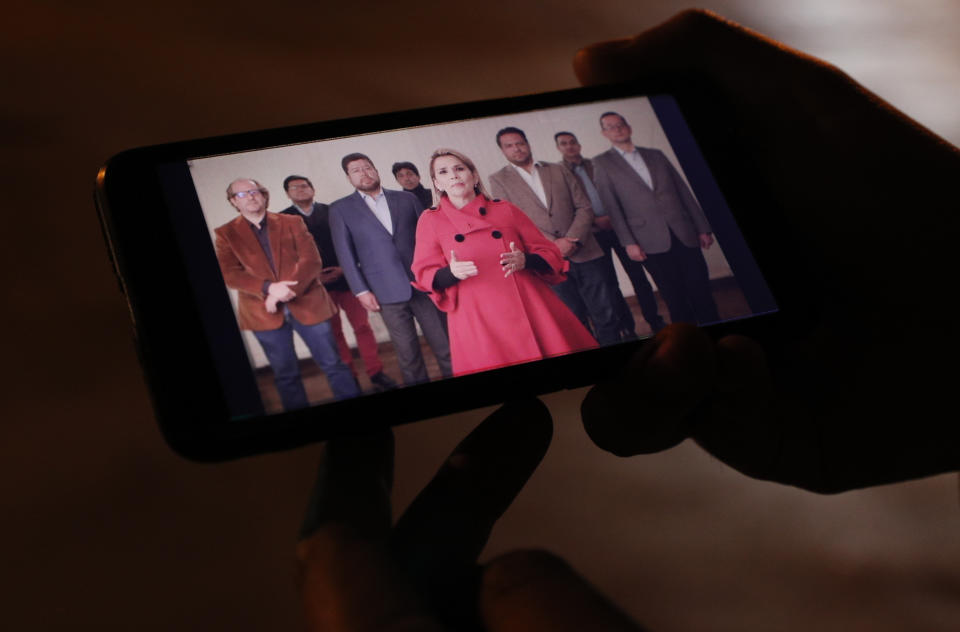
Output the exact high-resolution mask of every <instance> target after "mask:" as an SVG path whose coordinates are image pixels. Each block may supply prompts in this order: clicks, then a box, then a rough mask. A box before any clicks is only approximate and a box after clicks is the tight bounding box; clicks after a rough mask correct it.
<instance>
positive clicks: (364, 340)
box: [327, 290, 383, 376]
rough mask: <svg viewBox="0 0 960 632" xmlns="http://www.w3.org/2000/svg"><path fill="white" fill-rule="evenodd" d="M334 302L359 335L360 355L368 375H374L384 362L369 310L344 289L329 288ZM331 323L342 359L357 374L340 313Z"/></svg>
mask: <svg viewBox="0 0 960 632" xmlns="http://www.w3.org/2000/svg"><path fill="white" fill-rule="evenodd" d="M327 292H328V293H329V294H330V298H332V299H333V302H334V303H336V304H337V305H339V306H340V309H341V310H343V313H344V314H346V315H347V320H349V321H350V326H351V327H353V333H354V334H355V335H356V336H357V349H358V350H359V351H360V357H361V358H363V365H364V366H365V367H366V369H367V375H370V376H373V375H376V374H377V373H379V372H380V371H382V370H383V363H382V362H380V356H379V355H377V339H376V338H375V337H374V335H373V329H372V328H371V327H370V318H369V317H368V316H367V310H366V309H365V308H364V307H363V305H361V304H360V301H358V300H357V297H356V296H354V295H353V293H352V292H349V291H343V290H327ZM330 325H331V327H332V329H333V337H334V339H335V340H336V341H337V350H338V351H339V352H340V359H341V360H343V363H344V364H346V365H347V366H348V367H350V370H351V371H352V372H353V374H354V375H356V374H357V371H356V369H355V368H354V366H353V355H352V354H351V352H350V346H349V345H348V344H347V340H346V338H344V337H343V325H342V324H341V321H340V315H339V314H338V315H337V316H334V317H333V318H331V319H330Z"/></svg>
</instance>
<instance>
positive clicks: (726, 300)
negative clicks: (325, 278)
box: [256, 277, 750, 413]
mask: <svg viewBox="0 0 960 632" xmlns="http://www.w3.org/2000/svg"><path fill="white" fill-rule="evenodd" d="M711 285H712V289H713V297H714V300H715V301H716V302H717V309H718V311H719V312H720V318H722V319H724V320H727V319H732V318H738V317H741V316H746V315H748V314H750V307H749V306H748V305H747V300H746V298H745V297H744V295H743V292H741V291H740V287H739V286H738V285H737V282H736V280H735V279H734V278H733V277H725V278H722V279H714V280H712V281H711ZM655 295H656V297H657V304H658V305H659V311H660V315H661V316H663V318H664V320H666V321H667V322H670V311H669V310H668V309H667V305H666V303H664V302H663V298H661V296H660V293H659V292H655ZM627 304H628V305H630V309H631V310H632V311H633V318H634V321H635V322H636V323H637V335H638V336H640V337H641V338H646V337H648V336H650V335H652V331H651V329H650V325H648V324H647V321H645V320H644V319H643V316H642V315H641V313H640V306H639V305H638V304H637V299H636V297H635V296H629V297H627ZM420 346H421V349H422V350H423V357H424V360H425V361H426V363H427V372H428V373H429V374H430V379H433V380H435V379H439V378H440V369H439V367H438V366H437V360H436V358H435V357H434V355H433V352H432V351H431V350H430V347H429V345H427V343H426V340H425V339H424V338H423V337H422V336H421V337H420ZM379 354H380V361H381V362H383V370H384V372H385V373H386V374H387V375H389V376H390V377H392V378H393V379H394V381H396V382H397V383H398V384H401V383H402V382H403V378H402V376H401V374H400V366H399V364H398V363H397V354H396V352H395V351H394V348H393V345H392V344H391V343H389V342H383V343H380V348H379ZM353 355H354V358H353V365H354V369H355V372H356V373H357V380H358V381H359V382H360V388H361V389H362V390H363V391H364V392H368V391H371V390H372V386H371V384H370V380H369V379H368V377H367V374H366V371H365V368H364V365H363V360H362V359H360V357H359V355H358V353H357V350H356V349H354V350H353ZM300 372H301V375H303V384H304V387H305V388H306V390H307V397H308V398H309V400H310V403H311V404H318V403H322V402H326V401H330V400H332V399H333V393H332V391H331V390H330V385H329V383H328V382H327V379H326V376H324V374H323V371H321V370H320V368H319V367H318V366H317V365H316V363H314V362H313V360H311V359H305V360H301V361H300ZM256 376H257V385H258V386H259V388H260V396H261V397H262V398H263V403H264V408H265V409H266V410H267V412H268V413H275V412H281V411H282V408H281V406H280V397H279V395H278V394H277V389H276V387H275V386H274V385H273V375H272V373H271V372H270V369H269V367H263V368H260V369H257V371H256Z"/></svg>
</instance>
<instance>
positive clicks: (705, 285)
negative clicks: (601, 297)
mask: <svg viewBox="0 0 960 632" xmlns="http://www.w3.org/2000/svg"><path fill="white" fill-rule="evenodd" d="M600 131H601V133H602V134H603V135H604V137H605V138H606V139H607V140H609V141H610V144H611V145H612V147H611V148H610V149H608V150H607V151H605V152H603V153H602V154H600V155H598V156H594V158H593V165H594V176H595V177H596V183H597V191H598V192H599V194H600V199H601V200H602V201H603V206H604V208H605V209H606V210H607V212H608V213H609V214H610V221H611V223H612V224H613V229H614V231H616V233H617V237H618V238H619V239H620V243H621V244H623V247H624V249H625V250H626V251H627V257H628V258H629V260H630V261H632V262H633V264H632V265H627V266H625V267H626V271H627V274H628V275H631V276H633V275H642V274H643V267H646V269H647V270H648V271H649V272H650V276H652V277H653V280H654V282H656V284H657V289H659V290H660V295H661V296H662V297H663V300H664V302H665V303H666V304H667V309H668V310H670V321H671V322H675V323H676V322H688V323H699V324H707V323H713V322H717V321H718V320H720V317H719V315H718V313H717V304H716V302H715V301H714V300H713V294H712V293H711V291H710V279H709V275H708V271H707V263H706V260H705V259H704V257H703V252H702V251H703V250H706V249H707V248H710V246H712V245H713V234H712V232H713V231H712V230H711V228H710V224H709V223H708V222H707V217H706V215H704V213H703V210H702V209H701V208H700V205H699V204H697V201H696V199H695V198H694V197H693V193H692V192H691V191H690V188H689V187H688V186H687V183H686V182H685V181H684V179H683V178H682V177H681V175H680V173H679V172H678V171H677V170H676V168H674V166H673V165H672V164H670V161H669V160H667V157H666V156H664V155H663V152H661V151H659V150H657V149H648V148H646V147H636V146H635V145H634V144H633V141H632V140H631V134H632V132H633V131H632V130H631V128H630V125H628V124H627V121H626V119H624V118H623V116H621V115H620V114H618V113H616V112H604V113H603V114H601V115H600ZM641 266H642V267H641Z"/></svg>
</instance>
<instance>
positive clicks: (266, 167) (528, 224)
mask: <svg viewBox="0 0 960 632" xmlns="http://www.w3.org/2000/svg"><path fill="white" fill-rule="evenodd" d="M440 149H444V150H452V151H450V152H447V153H445V154H444V155H442V156H440V157H438V158H436V159H435V160H431V157H432V156H434V154H435V153H437V151H438V150H440ZM441 153H443V152H441ZM159 175H160V180H161V185H162V188H163V194H164V196H165V198H166V201H167V206H168V208H169V209H170V210H171V213H172V214H173V223H174V226H175V230H176V232H177V236H178V239H179V242H180V247H181V250H182V254H183V257H184V258H185V260H186V263H187V267H188V269H189V270H190V284H191V287H192V290H193V292H194V295H195V297H196V302H197V305H198V306H199V312H200V316H201V320H202V321H203V325H204V329H205V333H206V338H207V341H208V344H209V346H210V351H211V354H212V356H213V358H214V361H215V364H216V366H217V370H218V373H219V378H220V382H221V386H222V388H223V392H224V394H225V399H226V401H227V404H228V408H229V410H230V412H231V415H232V418H233V419H236V420H242V419H245V418H249V417H253V416H261V415H264V414H267V415H270V414H275V413H280V412H283V411H285V410H291V409H294V408H302V407H304V406H314V405H319V404H324V403H328V402H331V401H335V400H338V399H346V398H353V397H362V396H363V395H365V394H369V393H374V392H380V391H382V390H385V389H392V388H403V387H404V386H407V385H412V384H418V383H422V382H424V381H436V380H442V379H446V378H449V377H455V376H459V375H465V374H469V373H476V372H482V371H485V370H492V369H497V368H501V367H504V366H509V365H512V364H518V363H525V362H532V361H537V360H540V359H545V358H550V357H554V356H558V355H566V354H571V353H577V352H580V351H585V350H590V349H594V348H597V347H598V346H606V345H615V344H622V343H624V342H631V341H634V340H636V339H642V338H645V337H649V336H652V335H653V334H654V333H655V332H656V331H658V330H659V329H660V328H662V327H663V326H664V325H665V324H666V323H669V322H672V321H676V320H685V321H696V322H697V323H698V324H701V325H708V324H713V323H716V322H724V321H731V320H738V319H743V318H748V317H752V316H756V315H760V314H767V313H770V312H773V311H776V309H777V306H776V303H775V302H774V299H773V296H772V294H771V292H770V290H769V288H768V286H767V284H766V282H765V281H764V279H763V276H762V274H761V273H760V270H759V269H758V267H757V265H756V263H755V260H754V258H753V256H752V254H751V252H750V250H749V248H748V246H747V244H746V242H745V240H744V238H743V236H742V234H741V232H740V230H739V229H738V227H737V225H736V223H735V222H734V219H733V216H732V215H731V213H730V211H729V209H728V208H727V205H726V202H725V201H724V198H723V195H722V194H721V191H720V189H719V188H718V186H717V183H716V182H715V180H714V178H713V176H712V175H711V172H710V169H709V167H708V165H707V164H706V162H705V161H704V158H703V156H702V155H701V153H700V151H699V149H698V147H697V144H696V141H695V139H694V138H693V137H692V136H691V134H690V131H689V129H688V128H687V126H686V125H685V123H684V121H683V118H682V116H681V114H680V112H679V110H678V108H677V106H676V103H675V102H674V101H673V99H672V98H671V97H669V96H651V97H646V96H640V97H628V98H616V99H604V100H599V101H590V102H583V103H576V104H566V105H562V106H558V107H546V108H539V109H535V110H526V111H521V112H515V113H497V114H496V115H493V116H477V117H475V118H468V119H459V120H453V121H444V122H438V123H435V124H426V125H419V124H418V125H416V126H411V127H404V128H400V129H392V130H384V131H376V132H371V133H362V134H351V135H343V136H337V137H331V138H324V139H321V140H312V141H309V142H300V143H296V144H287V145H283V146H276V147H268V148H260V149H256V150H250V151H246V150H245V151H236V152H232V153H225V154H220V155H209V156H194V157H193V158H191V159H190V160H187V161H185V162H175V163H166V164H162V165H160V167H159ZM441 191H442V192H443V195H441Z"/></svg>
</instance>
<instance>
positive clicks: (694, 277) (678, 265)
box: [634, 231, 720, 325]
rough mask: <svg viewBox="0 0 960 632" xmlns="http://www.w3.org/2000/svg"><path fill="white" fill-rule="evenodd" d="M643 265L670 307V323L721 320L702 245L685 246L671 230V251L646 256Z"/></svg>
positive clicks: (696, 322) (702, 322)
mask: <svg viewBox="0 0 960 632" xmlns="http://www.w3.org/2000/svg"><path fill="white" fill-rule="evenodd" d="M634 263H638V262H636V261H635V262H634ZM644 265H645V266H646V268H647V270H648V271H649V272H650V276H652V277H653V280H654V281H655V282H656V284H657V288H659V289H660V295H661V296H663V300H664V302H666V304H667V309H669V310H670V322H673V323H679V322H683V323H694V324H698V325H706V324H708V323H715V322H717V321H718V320H720V315H719V314H718V313H717V304H716V302H714V300H713V293H712V292H711V291H710V277H709V275H708V272H707V261H706V259H704V258H703V251H702V250H700V247H699V246H697V247H695V248H688V247H687V246H684V245H683V242H681V241H680V240H679V239H677V237H676V235H674V234H673V232H672V231H671V233H670V250H668V251H667V252H663V253H660V254H656V255H647V260H646V261H644Z"/></svg>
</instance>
